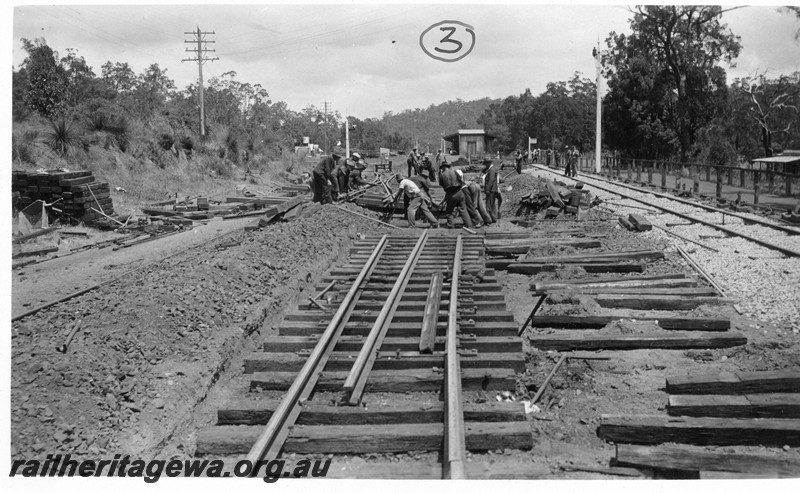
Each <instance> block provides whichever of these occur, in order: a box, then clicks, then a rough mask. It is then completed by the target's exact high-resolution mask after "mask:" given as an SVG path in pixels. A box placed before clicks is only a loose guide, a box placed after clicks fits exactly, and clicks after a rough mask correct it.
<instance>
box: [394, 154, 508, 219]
mask: <svg viewBox="0 0 800 493" xmlns="http://www.w3.org/2000/svg"><path fill="white" fill-rule="evenodd" d="M412 156H413V158H412ZM417 157H418V154H417V150H416V149H413V150H412V152H411V154H410V156H409V158H408V159H407V161H406V162H407V164H408V176H407V177H405V178H403V177H402V176H400V174H396V175H395V180H396V181H397V183H398V190H397V192H396V193H395V195H394V196H393V197H387V198H386V199H385V200H384V203H385V205H386V206H387V207H394V204H396V203H397V201H398V200H399V199H400V197H401V196H402V197H403V206H404V210H405V213H406V219H408V225H409V227H412V228H413V227H416V215H417V211H421V212H422V215H423V216H424V218H425V221H426V222H428V224H430V226H431V227H433V228H438V227H439V222H438V220H437V219H436V217H435V216H434V215H433V212H432V211H431V208H432V207H433V205H434V204H433V199H431V193H430V185H431V181H434V182H438V183H439V185H440V186H441V187H442V189H443V190H444V200H443V201H442V202H441V203H440V204H437V207H436V208H437V210H441V209H442V207H444V211H445V214H446V217H447V227H448V228H454V227H455V218H456V217H457V216H458V217H460V218H461V221H462V223H463V225H464V227H467V228H476V229H477V228H481V227H483V226H484V225H486V226H488V225H490V224H494V223H496V222H497V221H498V220H499V219H500V213H499V210H498V209H499V205H500V203H501V202H502V199H501V198H500V188H499V184H500V177H499V175H498V173H497V167H496V166H495V165H494V163H493V161H492V159H491V158H488V157H487V158H485V159H484V160H483V161H482V164H483V169H482V172H481V174H480V177H479V178H477V179H473V180H471V181H469V182H467V181H466V179H465V178H464V173H463V172H462V171H461V170H458V169H455V168H453V167H452V166H451V165H450V163H448V162H447V159H445V158H444V156H443V155H442V153H441V151H439V153H437V155H436V158H435V164H434V163H433V162H431V161H430V159H426V158H422V159H417Z"/></svg>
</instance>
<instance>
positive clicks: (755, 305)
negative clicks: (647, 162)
mask: <svg viewBox="0 0 800 493" xmlns="http://www.w3.org/2000/svg"><path fill="white" fill-rule="evenodd" d="M585 181H586V182H587V184H591V182H592V179H591V178H586V179H585ZM601 185H602V186H603V187H608V188H609V189H612V190H619V191H620V193H624V194H626V195H629V196H632V197H636V198H641V199H643V200H646V201H647V202H648V203H652V204H657V205H659V206H662V207H669V208H670V209H671V210H674V211H676V212H681V213H684V214H690V215H692V216H693V217H697V218H699V219H703V220H706V221H709V222H713V223H716V224H722V214H721V213H718V212H710V211H706V210H704V209H700V208H697V207H693V206H690V205H687V204H682V203H679V202H674V201H671V200H669V199H664V198H660V197H654V196H653V195H650V194H643V193H640V192H636V191H633V190H630V189H627V188H624V187H615V186H614V185H613V184H608V183H602V184H601ZM596 193H597V195H598V196H599V197H600V198H602V199H604V200H611V199H613V200H614V201H615V202H614V203H607V204H606V205H607V206H608V207H610V208H613V209H615V210H618V211H619V212H620V213H626V214H627V213H629V212H631V211H633V210H634V209H631V208H626V207H625V206H626V205H635V206H637V207H642V204H641V203H640V202H636V201H634V200H621V199H619V197H618V196H617V195H614V194H611V193H608V192H605V191H602V190H596ZM637 212H639V213H641V214H643V215H645V216H646V217H647V218H648V219H649V220H650V222H652V223H653V224H655V225H658V226H661V227H664V228H666V229H668V230H669V231H672V232H674V233H677V234H679V235H681V236H684V237H686V238H690V239H692V240H695V241H699V242H700V243H703V244H705V245H708V246H710V247H712V248H715V249H717V250H719V253H716V252H712V251H711V250H708V249H705V248H702V247H700V246H697V245H695V244H693V243H689V242H684V241H682V240H680V239H678V238H675V237H673V236H671V235H668V234H667V233H665V232H663V231H661V230H659V229H657V228H656V229H653V230H652V231H649V232H647V233H641V234H642V235H647V236H651V237H656V238H659V237H662V238H664V239H666V240H668V241H669V242H670V243H672V244H676V245H681V246H683V248H684V250H686V251H687V252H688V253H690V255H691V256H692V258H693V259H694V260H695V261H696V262H697V263H698V264H699V265H700V266H701V267H702V268H703V269H704V270H705V271H706V272H707V273H709V275H711V276H712V277H713V279H714V280H715V281H716V282H718V283H719V284H720V285H721V286H722V288H723V289H725V290H726V291H727V293H728V295H729V296H731V297H735V298H739V300H740V301H739V303H738V306H739V308H740V309H741V310H742V313H743V314H744V315H746V316H748V317H752V318H754V319H757V320H760V321H763V322H765V323H770V324H774V325H776V326H778V327H779V328H783V329H784V330H789V331H794V332H797V331H800V258H798V257H786V256H785V255H783V254H782V253H780V252H777V251H775V250H770V249H768V248H766V247H763V246H761V245H758V244H757V243H754V242H752V241H749V240H746V239H744V238H739V237H727V236H726V235H725V234H724V233H723V232H721V231H718V230H716V229H713V228H711V227H709V226H705V225H702V224H692V225H690V226H674V227H671V228H667V227H666V224H667V223H673V224H674V223H685V222H686V221H685V220H684V219H682V218H679V217H677V216H673V215H670V214H666V213H661V212H657V213H656V212H652V213H650V212H645V211H641V210H638V211H637ZM752 216H753V217H757V216H755V215H752ZM762 219H763V218H762ZM725 226H726V227H728V228H730V229H732V230H734V231H737V232H741V233H744V234H747V235H749V236H752V237H755V238H759V239H762V240H765V241H769V242H770V243H774V244H777V245H780V246H782V247H785V248H791V249H793V250H797V251H800V235H795V236H790V235H787V234H785V233H782V232H780V231H777V230H774V229H771V228H767V227H765V226H759V225H757V224H752V225H745V224H744V221H743V220H742V219H740V218H737V217H732V216H727V215H726V216H725ZM701 236H703V237H702V238H701ZM711 237H719V238H711Z"/></svg>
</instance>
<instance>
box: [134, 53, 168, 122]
mask: <svg viewBox="0 0 800 493" xmlns="http://www.w3.org/2000/svg"><path fill="white" fill-rule="evenodd" d="M174 89H175V82H173V81H172V79H170V78H169V77H168V76H167V70H166V69H163V70H162V69H161V67H159V66H158V64H157V63H153V64H151V65H150V66H149V67H147V69H145V71H144V72H143V73H142V74H140V75H139V76H138V77H137V80H136V86H135V88H134V90H133V93H132V95H131V96H132V102H133V109H134V110H135V111H136V112H137V114H139V115H140V116H142V117H151V116H152V115H153V114H155V113H156V111H158V110H160V109H162V108H163V106H164V103H166V101H167V100H168V99H169V98H170V97H171V93H172V91H173V90H174Z"/></svg>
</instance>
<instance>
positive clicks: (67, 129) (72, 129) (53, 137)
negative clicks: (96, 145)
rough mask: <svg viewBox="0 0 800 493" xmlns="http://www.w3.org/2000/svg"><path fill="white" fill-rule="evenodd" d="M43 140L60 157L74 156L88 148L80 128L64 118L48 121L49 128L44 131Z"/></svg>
mask: <svg viewBox="0 0 800 493" xmlns="http://www.w3.org/2000/svg"><path fill="white" fill-rule="evenodd" d="M44 142H45V143H46V144H47V145H48V146H49V147H50V148H51V149H53V151H55V152H56V154H58V155H59V156H61V157H68V156H74V155H75V154H76V153H77V152H79V151H81V150H86V148H88V143H87V142H86V141H85V140H84V136H83V134H82V133H81V131H80V129H78V127H77V125H75V124H74V123H73V122H71V121H70V120H67V119H66V118H59V119H56V120H51V121H50V129H49V131H48V132H47V133H45V136H44Z"/></svg>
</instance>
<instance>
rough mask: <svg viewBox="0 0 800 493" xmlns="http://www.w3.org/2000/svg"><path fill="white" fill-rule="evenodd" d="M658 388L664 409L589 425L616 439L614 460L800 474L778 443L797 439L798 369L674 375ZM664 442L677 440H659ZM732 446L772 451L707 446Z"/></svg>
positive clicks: (697, 472) (700, 471)
mask: <svg viewBox="0 0 800 493" xmlns="http://www.w3.org/2000/svg"><path fill="white" fill-rule="evenodd" d="M666 390H667V392H669V394H670V396H669V405H668V407H667V413H668V415H669V416H658V415H657V416H638V415H633V416H616V415H608V416H603V418H602V423H601V425H600V426H599V428H598V431H597V432H598V435H599V436H600V437H601V438H603V439H605V440H607V441H610V442H615V443H617V444H618V445H617V457H616V463H617V464H619V465H624V466H629V467H637V468H646V469H654V470H664V471H669V472H673V473H674V472H684V473H686V472H688V473H693V474H694V476H691V475H689V476H687V477H711V476H706V475H704V473H705V472H709V471H713V472H725V473H733V474H735V475H738V476H740V477H800V460H799V459H798V458H797V457H787V456H786V454H785V453H783V450H780V449H785V448H787V447H797V446H799V445H800V419H798V418H800V372H798V371H796V370H794V371H793V370H781V371H761V372H747V373H745V372H728V373H720V374H707V375H692V376H674V377H669V378H667V384H666ZM668 442H670V443H676V444H684V445H685V446H682V447H677V446H659V445H660V444H663V443H668ZM627 444H635V445H627ZM645 445H646V446H645ZM736 445H743V446H760V447H770V448H773V449H774V450H773V451H772V452H773V455H762V454H759V455H753V454H732V453H730V452H728V451H727V450H725V449H722V448H718V449H712V450H709V446H717V447H728V446H736ZM700 447H702V448H700ZM767 452H769V450H767ZM777 454H781V455H777Z"/></svg>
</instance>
